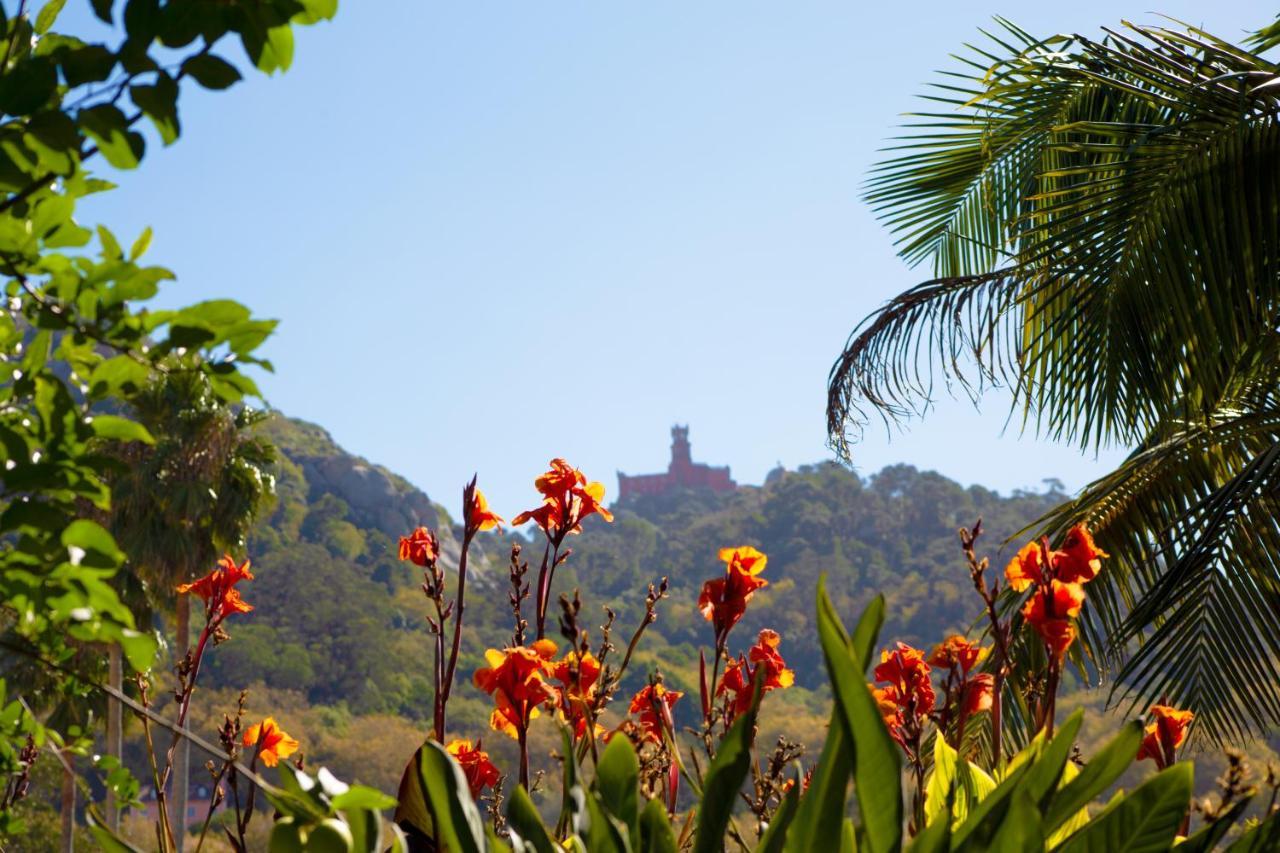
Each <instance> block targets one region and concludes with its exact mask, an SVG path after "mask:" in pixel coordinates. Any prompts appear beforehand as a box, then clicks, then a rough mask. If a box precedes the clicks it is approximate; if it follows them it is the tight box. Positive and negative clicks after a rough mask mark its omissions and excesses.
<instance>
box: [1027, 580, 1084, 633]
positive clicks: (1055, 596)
mask: <svg viewBox="0 0 1280 853" xmlns="http://www.w3.org/2000/svg"><path fill="white" fill-rule="evenodd" d="M1083 606H1084V587H1082V586H1081V585H1080V584H1078V583H1063V582H1062V581H1051V582H1050V584H1049V588H1048V589H1047V590H1041V589H1037V590H1036V592H1035V593H1034V594H1033V595H1032V596H1031V597H1030V598H1028V599H1027V603H1026V604H1024V605H1023V606H1022V616H1023V618H1024V619H1026V620H1027V621H1028V622H1030V623H1031V624H1032V625H1038V624H1040V623H1042V622H1044V621H1046V620H1048V619H1063V618H1072V617H1075V616H1078V615H1079V614H1080V608H1081V607H1083Z"/></svg>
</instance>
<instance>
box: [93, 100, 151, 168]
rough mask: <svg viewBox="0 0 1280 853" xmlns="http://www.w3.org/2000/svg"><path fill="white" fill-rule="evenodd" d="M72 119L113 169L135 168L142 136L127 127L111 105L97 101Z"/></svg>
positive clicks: (142, 149) (120, 114)
mask: <svg viewBox="0 0 1280 853" xmlns="http://www.w3.org/2000/svg"><path fill="white" fill-rule="evenodd" d="M76 120H77V121H78V122H79V124H80V127H81V128H82V129H83V130H84V132H85V133H87V134H88V135H89V136H90V138H92V139H93V141H94V142H96V143H98V150H99V151H100V152H102V156H103V157H105V158H106V160H107V162H108V163H110V164H111V165H112V166H115V167H116V168H117V169H133V168H136V167H137V165H138V162H139V161H140V160H141V159H142V154H143V151H144V150H145V148H146V144H145V143H144V142H143V139H142V135H141V134H139V133H138V132H136V131H133V130H130V129H129V122H128V120H127V119H126V118H125V117H124V113H122V112H120V109H119V108H118V107H116V106H114V105H112V104H99V105H98V106H96V107H89V108H88V109H84V110H81V111H80V113H79V114H78V115H77V117H76Z"/></svg>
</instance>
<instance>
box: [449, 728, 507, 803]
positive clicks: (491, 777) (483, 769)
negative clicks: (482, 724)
mask: <svg viewBox="0 0 1280 853" xmlns="http://www.w3.org/2000/svg"><path fill="white" fill-rule="evenodd" d="M445 750H446V751H448V753H449V754H450V755H452V756H453V760H454V761H456V762H458V766H459V767H461V768H462V775H464V776H466V777H467V787H468V788H469V789H470V790H471V797H472V799H475V798H476V797H479V796H480V792H481V791H483V790H484V789H485V788H493V787H495V786H496V785H497V784H498V782H499V781H501V779H502V774H501V773H499V772H498V768H497V767H495V766H494V764H493V762H492V761H490V760H489V753H487V752H485V751H484V750H483V749H481V748H480V743H479V742H478V741H477V742H476V743H475V744H472V743H471V741H469V740H459V739H455V740H451V741H449V744H448V745H447V746H446V747H445Z"/></svg>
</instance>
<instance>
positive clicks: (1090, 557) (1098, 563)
mask: <svg viewBox="0 0 1280 853" xmlns="http://www.w3.org/2000/svg"><path fill="white" fill-rule="evenodd" d="M1053 553H1054V569H1055V571H1056V574H1057V577H1058V579H1059V580H1063V581H1066V582H1068V583H1085V582H1086V581H1091V580H1093V578H1094V577H1095V576H1096V575H1097V574H1098V571H1099V570H1100V569H1101V568H1102V559H1101V558H1103V557H1108V556H1110V555H1109V554H1107V553H1106V552H1105V551H1103V550H1102V549H1101V548H1099V547H1098V546H1097V545H1095V544H1094V543H1093V535H1092V534H1090V533H1089V529H1088V528H1087V527H1085V526H1084V525H1083V524H1077V525H1075V526H1074V527H1072V528H1071V529H1070V530H1068V531H1067V538H1066V539H1064V540H1063V542H1062V548H1061V549H1059V550H1057V551H1054V552H1053Z"/></svg>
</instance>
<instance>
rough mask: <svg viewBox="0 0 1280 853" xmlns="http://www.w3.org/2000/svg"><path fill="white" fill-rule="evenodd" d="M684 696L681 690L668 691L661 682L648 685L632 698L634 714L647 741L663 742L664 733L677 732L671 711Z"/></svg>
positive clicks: (632, 711)
mask: <svg viewBox="0 0 1280 853" xmlns="http://www.w3.org/2000/svg"><path fill="white" fill-rule="evenodd" d="M682 696H684V693H682V692H681V691H679V690H668V689H667V688H666V687H664V686H663V685H662V683H661V682H659V683H656V684H646V685H645V686H644V687H642V688H640V690H639V692H638V693H636V695H635V696H633V697H632V698H631V708H630V711H631V713H632V714H636V715H637V716H638V717H639V719H640V728H641V729H642V730H643V732H644V738H645V740H651V741H654V742H655V743H661V742H662V733H663V731H669V732H672V733H674V732H675V720H674V718H673V717H672V713H671V709H672V708H674V707H675V704H676V703H677V702H679V701H680V697H682Z"/></svg>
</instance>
